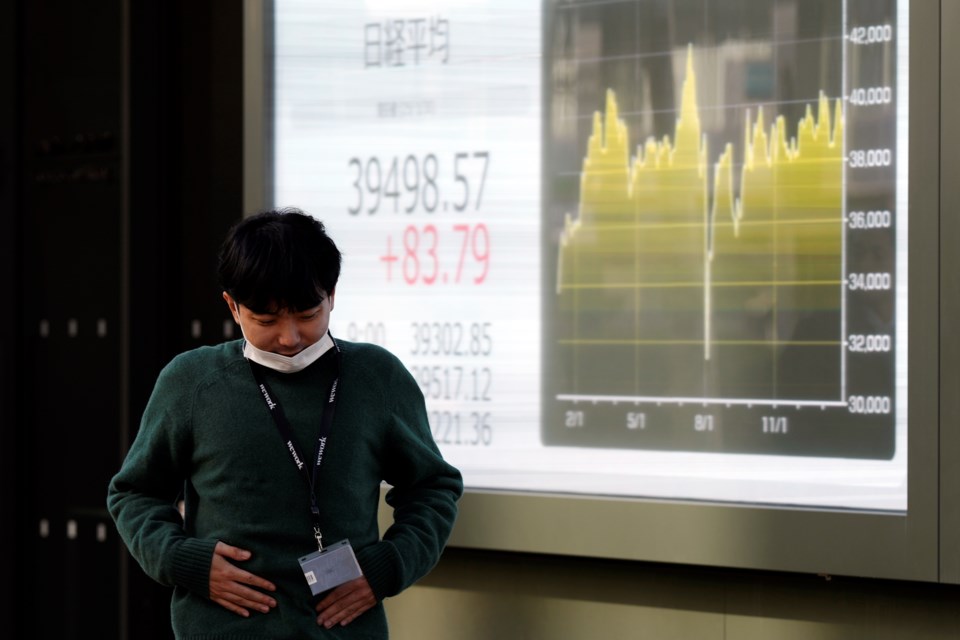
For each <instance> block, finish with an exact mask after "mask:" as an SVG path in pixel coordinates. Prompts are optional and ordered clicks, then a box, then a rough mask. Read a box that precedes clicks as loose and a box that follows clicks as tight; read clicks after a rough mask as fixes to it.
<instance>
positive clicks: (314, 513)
mask: <svg viewBox="0 0 960 640" xmlns="http://www.w3.org/2000/svg"><path fill="white" fill-rule="evenodd" d="M330 337H331V338H333V336H330ZM333 347H334V349H336V350H337V360H336V369H335V372H334V378H333V385H332V386H331V387H330V396H329V397H328V398H327V402H326V404H325V405H323V415H321V416H320V432H319V434H318V435H317V446H316V451H315V452H314V456H313V469H312V471H307V469H306V468H305V467H306V466H307V465H306V463H305V462H304V458H303V455H301V453H300V451H299V450H298V449H297V445H296V444H294V442H293V429H292V428H291V427H290V421H289V420H287V416H286V415H285V414H284V413H283V408H282V407H281V406H280V401H279V400H278V399H277V397H276V396H275V395H274V394H273V392H272V391H271V390H270V386H269V385H268V384H267V381H266V380H265V379H264V377H263V369H262V367H263V365H260V364H256V363H255V362H253V361H252V360H248V361H247V362H248V363H249V364H250V370H251V371H252V372H253V377H254V379H255V380H256V381H257V387H258V388H259V390H260V394H261V396H262V397H263V401H264V402H265V403H266V405H267V409H269V411H270V415H271V417H273V421H274V423H275V424H276V425H277V430H278V431H279V432H280V437H281V438H283V443H284V445H285V446H286V447H287V451H289V452H290V458H291V459H292V460H293V464H294V465H296V467H297V471H298V472H299V473H300V475H301V476H302V477H303V479H304V480H305V481H306V483H307V486H308V487H309V488H310V516H311V519H312V520H313V537H314V538H316V540H317V547H318V548H319V549H320V551H323V542H322V541H323V536H322V535H321V534H320V506H319V505H318V504H317V492H316V490H315V488H316V486H317V476H318V472H319V471H320V464H321V463H322V462H323V454H324V450H325V449H326V447H327V436H328V435H329V434H330V427H331V425H332V424H333V412H334V410H335V409H336V408H337V384H338V383H339V382H340V368H341V365H342V364H343V354H342V353H341V351H340V345H338V344H337V341H336V340H334V341H333Z"/></svg>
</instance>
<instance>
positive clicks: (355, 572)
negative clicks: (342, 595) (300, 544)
mask: <svg viewBox="0 0 960 640" xmlns="http://www.w3.org/2000/svg"><path fill="white" fill-rule="evenodd" d="M300 568H301V569H303V577H304V578H306V580H307V584H308V585H310V591H311V592H312V593H313V595H317V594H320V593H323V592H324V591H329V590H330V589H333V588H334V587H337V586H340V585H341V584H343V583H344V582H349V581H350V580H353V579H355V578H359V577H360V576H362V575H363V572H362V571H361V570H360V565H359V564H358V563H357V556H355V555H354V553H353V547H351V546H350V542H349V541H348V540H341V541H340V542H337V543H334V544H331V545H329V546H328V547H327V548H325V549H324V550H323V551H314V552H313V553H311V554H309V555H305V556H303V557H302V558H300Z"/></svg>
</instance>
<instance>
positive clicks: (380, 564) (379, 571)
mask: <svg viewBox="0 0 960 640" xmlns="http://www.w3.org/2000/svg"><path fill="white" fill-rule="evenodd" d="M357 562H358V563H359V564H360V569H361V570H362V571H363V575H364V576H365V577H366V578H367V582H368V583H370V588H371V589H373V595H374V596H376V598H377V601H378V602H379V601H382V600H383V599H384V598H389V597H390V596H395V595H397V594H398V593H400V589H401V588H402V586H403V585H401V584H400V575H401V563H402V560H401V559H400V554H399V553H397V548H396V547H395V546H394V545H393V544H392V543H390V542H385V541H380V542H378V543H377V544H375V545H372V546H369V547H367V548H365V549H363V550H361V551H360V552H358V553H357Z"/></svg>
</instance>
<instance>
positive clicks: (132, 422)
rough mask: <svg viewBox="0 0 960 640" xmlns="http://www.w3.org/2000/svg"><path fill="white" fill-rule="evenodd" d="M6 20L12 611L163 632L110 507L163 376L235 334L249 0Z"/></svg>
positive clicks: (78, 8) (1, 75) (99, 7)
mask: <svg viewBox="0 0 960 640" xmlns="http://www.w3.org/2000/svg"><path fill="white" fill-rule="evenodd" d="M0 12H2V15H0V18H8V19H3V20H2V23H3V26H2V27H0V29H2V30H3V33H2V34H0V35H6V36H7V37H6V38H2V40H3V44H2V45H0V46H2V47H3V50H2V52H0V58H2V60H3V63H2V66H0V82H2V83H3V85H4V87H5V88H4V90H3V91H0V93H2V94H4V95H8V96H13V99H12V100H5V101H4V104H3V105H2V110H0V154H2V155H0V161H2V162H3V163H4V169H5V170H4V171H3V174H2V178H0V180H2V182H0V204H2V213H0V216H2V222H3V227H2V228H3V229H4V230H5V233H4V234H3V236H2V237H0V266H2V267H3V271H0V274H2V277H3V280H2V284H4V285H7V286H6V287H5V289H6V290H8V291H12V292H13V299H12V300H8V306H7V309H8V312H6V313H4V314H0V316H2V317H3V319H2V320H0V322H2V323H3V324H2V326H0V334H2V335H3V336H4V337H7V336H10V337H12V338H13V339H12V340H9V339H5V340H3V341H0V355H2V356H3V357H2V358H0V367H2V368H0V375H2V376H3V377H2V380H0V382H2V384H0V389H3V391H2V392H0V419H2V422H0V425H2V427H0V428H2V433H0V442H2V443H3V449H2V452H3V453H2V462H3V465H2V469H3V471H2V473H3V480H4V482H3V486H4V489H3V490H4V493H3V500H4V505H5V507H6V508H7V511H8V512H13V513H15V514H16V516H17V517H16V518H15V519H14V522H16V523H17V527H16V529H15V530H14V535H15V538H16V539H15V540H12V541H8V540H6V538H5V539H4V542H9V543H10V544H7V545H4V547H5V548H8V549H10V548H14V549H16V550H17V553H16V558H17V559H18V562H17V564H16V566H15V569H14V575H12V576H10V575H9V574H8V573H5V574H4V581H3V582H4V585H5V589H6V588H7V585H9V584H11V580H10V578H12V579H13V584H16V585H17V586H18V588H17V589H16V591H15V595H14V598H13V599H12V600H11V599H10V598H4V601H5V604H4V605H3V606H5V607H10V611H9V612H8V611H7V610H4V613H9V614H10V615H8V616H6V617H5V619H6V620H14V621H15V622H16V624H17V627H19V628H20V629H24V630H26V629H30V631H29V632H28V633H26V635H25V636H23V637H34V638H58V639H62V638H73V637H79V636H80V635H82V636H83V637H90V636H93V637H97V638H138V639H140V638H144V639H149V638H162V637H169V636H170V632H169V613H168V602H169V591H168V590H167V588H165V587H161V586H159V585H156V584H155V583H153V582H152V581H150V580H149V579H147V578H146V577H145V576H143V574H142V572H141V571H140V570H139V568H138V567H137V566H136V564H135V563H134V562H132V561H131V560H130V559H129V557H128V555H127V554H126V551H125V550H124V548H123V547H122V544H121V543H120V541H119V539H118V537H117V534H116V532H115V530H114V528H113V526H112V523H111V521H110V519H109V516H108V514H107V513H106V510H105V507H104V501H105V495H106V486H107V483H108V481H109V479H110V477H111V476H112V474H113V473H114V472H115V471H116V470H117V468H118V467H119V464H120V461H121V459H122V456H123V453H124V452H125V450H126V447H127V445H128V444H129V441H130V440H131V439H132V437H133V435H134V434H135V432H136V425H137V422H138V419H139V415H140V413H141V411H142V409H143V406H144V404H145V403H146V400H147V397H148V395H149V392H150V389H151V387H152V384H153V381H154V380H155V378H156V375H157V373H158V372H159V369H160V368H161V367H162V366H163V365H164V364H165V363H166V362H167V361H168V360H169V359H170V358H171V357H172V356H173V355H174V354H176V353H177V352H179V351H182V350H184V349H187V348H190V347H193V346H197V345H199V344H202V343H213V342H219V341H220V340H222V339H223V321H224V320H225V319H227V318H228V314H227V313H226V308H225V307H224V305H223V303H222V301H221V300H220V299H219V291H218V290H217V288H216V284H215V278H214V273H213V269H214V264H215V263H214V256H215V253H216V249H217V246H218V244H219V241H220V239H221V238H222V237H223V234H224V233H225V231H226V229H227V227H228V226H229V225H230V224H231V223H232V222H233V221H235V220H237V219H239V218H240V217H241V216H242V213H243V211H242V184H241V179H242V150H243V135H242V133H243V132H242V59H243V57H242V33H243V30H242V4H241V3H236V2H228V1H226V0H223V1H217V2H209V3H201V5H200V6H199V7H198V6H195V4H192V3H189V2H186V1H184V0H180V1H176V2H164V3H152V2H151V3H138V2H132V1H130V0H105V1H103V2H98V3H95V4H93V5H85V4H79V3H70V2H66V1H57V0H34V1H28V0H18V1H17V2H14V3H5V4H4V8H3V9H2V10H0ZM11 89H12V90H11ZM7 168H9V169H10V170H9V171H8V170H6V169H7ZM8 480H9V482H8ZM4 535H5V536H9V535H10V534H9V533H8V532H5V533H4ZM0 564H2V563H0ZM5 571H9V570H7V569H5ZM7 603H12V604H7Z"/></svg>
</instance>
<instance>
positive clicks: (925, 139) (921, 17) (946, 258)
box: [244, 0, 960, 582]
mask: <svg viewBox="0 0 960 640" xmlns="http://www.w3.org/2000/svg"><path fill="white" fill-rule="evenodd" d="M956 9H957V8H956V7H954V8H952V9H949V8H944V9H942V8H941V3H940V2H923V3H920V2H913V3H911V7H910V57H909V68H910V110H909V127H910V134H909V168H910V171H909V173H910V193H909V196H908V202H909V216H910V222H909V249H908V250H909V256H910V258H909V259H910V264H909V298H910V304H909V311H908V319H909V345H910V348H909V358H908V360H909V361H908V368H909V371H910V381H909V392H908V393H909V396H908V398H909V402H908V407H909V408H908V424H909V427H908V472H907V473H908V510H907V512H906V513H905V514H904V513H889V512H867V511H850V510H825V509H812V508H790V507H781V506H764V505H751V504H736V503H705V502H692V501H690V502H688V501H670V500H649V499H632V498H611V497H602V496H574V495H558V494H544V493H520V492H507V491H489V490H475V489H469V488H468V489H467V491H466V493H465V495H464V497H463V498H462V500H461V503H460V515H459V518H458V521H457V524H456V527H455V529H454V532H453V535H452V537H451V539H450V542H449V544H450V545H451V546H454V547H463V548H471V549H483V550H501V551H510V552H527V553H545V554H557V555H567V556H581V557H592V558H606V559H620V560H631V561H652V562H667V563H681V564H693V565H706V566H722V567H732V568H744V569H761V570H778V571H791V572H806V573H816V574H829V575H848V576H861V577H873V578H885V579H903V580H919V581H948V582H960V543H953V542H950V541H951V540H958V539H960V515H957V514H960V509H958V508H957V507H958V506H960V495H958V493H960V491H957V490H956V489H957V487H958V486H960V471H956V469H958V468H960V446H958V445H960V436H958V435H957V434H955V433H953V431H950V430H947V429H942V428H941V422H940V421H941V416H948V415H956V414H957V413H958V404H960V399H958V397H957V396H958V395H960V394H957V393H956V389H957V388H958V384H957V381H958V379H960V376H958V375H957V372H958V367H957V361H958V358H957V351H958V349H957V345H958V342H960V338H958V337H957V336H956V335H955V334H951V333H949V332H948V331H947V330H946V327H948V326H949V325H948V319H949V318H950V317H953V318H955V317H956V311H957V309H956V307H957V298H958V297H960V296H958V295H957V291H958V280H960V278H958V277H957V276H956V275H955V274H957V273H958V270H960V265H958V258H957V257H956V251H955V250H952V249H953V248H954V247H956V242H955V241H954V242H948V241H947V238H950V239H952V240H956V238H957V237H958V233H957V232H958V225H957V224H956V223H955V222H951V221H948V220H946V219H944V220H941V215H940V211H941V206H943V207H944V208H945V210H950V209H949V206H948V205H950V204H952V205H953V208H954V209H957V208H958V201H960V197H958V193H957V186H956V184H953V183H951V181H943V183H942V184H941V180H940V175H941V173H942V172H943V171H944V170H946V169H947V168H948V167H950V166H952V167H954V175H956V174H957V172H956V171H955V169H956V165H957V164H958V163H957V160H956V159H954V158H952V157H951V155H950V154H949V153H948V152H947V151H946V150H947V149H950V148H956V146H957V145H958V144H960V132H958V130H957V129H958V127H957V125H956V124H949V125H946V126H945V127H944V129H943V130H941V113H946V112H947V110H946V106H947V105H948V104H951V102H949V101H948V100H949V98H950V97H951V96H952V100H953V101H952V104H956V103H957V100H958V99H960V97H958V95H957V94H958V89H957V86H956V83H953V84H952V85H951V84H950V83H949V82H948V79H947V77H946V75H947V69H946V65H942V64H941V63H942V60H946V59H949V57H948V56H947V55H946V54H947V53H948V52H947V51H943V52H941V38H942V40H943V42H945V43H950V42H951V41H950V39H949V38H946V37H944V36H945V34H946V28H947V27H946V26H945V25H947V24H949V20H947V19H945V17H942V15H941V13H942V11H946V12H947V13H949V12H951V11H952V13H953V14H957V13H958V11H957V10H956ZM272 13H273V3H272V2H271V1H270V0H245V10H244V15H245V25H244V30H245V55H244V66H245V69H244V95H245V107H244V110H245V129H246V130H245V152H244V154H245V159H244V162H245V178H246V183H245V188H244V206H245V210H246V211H247V212H248V213H252V212H254V211H257V210H260V209H263V208H265V207H266V206H268V204H269V201H270V200H271V198H270V197H269V194H270V192H271V189H270V185H271V184H272V182H273V179H272V176H271V171H272V166H273V164H272V162H271V161H270V159H271V158H272V151H271V149H272V140H271V139H270V129H271V128H272V125H271V124H270V123H271V117H272V83H271V82H270V81H269V74H270V72H269V69H270V68H271V60H272V42H271V40H272ZM955 23H956V21H954V24H955ZM951 47H952V50H953V53H954V54H958V53H960V51H957V49H960V47H958V46H956V45H952V46H951ZM931 69H935V70H937V72H936V73H930V72H929V70H931ZM941 69H942V71H941ZM941 73H942V74H943V75H942V77H941ZM948 127H952V128H948ZM945 136H948V137H950V140H949V141H947V140H945ZM947 142H952V143H953V145H949V144H947ZM941 149H943V151H941ZM929 167H939V168H940V169H941V171H940V172H937V171H933V172H931V171H929V170H928V171H923V169H926V168H929ZM946 175H949V174H946ZM954 182H956V181H954ZM941 255H942V257H943V264H941V263H940V260H941ZM951 300H952V301H951ZM947 301H951V302H949V303H948V302H947ZM941 302H943V303H944V304H943V305H942V306H941ZM935 310H936V311H935ZM941 326H943V327H944V330H943V332H942V333H941ZM944 354H947V355H948V356H949V357H944V358H943V359H941V358H942V357H943V356H944ZM948 383H949V384H948ZM941 441H942V445H943V447H942V448H941ZM947 445H950V446H947ZM941 465H942V466H941ZM941 470H942V472H943V475H941ZM941 485H943V486H944V487H945V488H950V487H952V488H953V489H954V490H943V491H941Z"/></svg>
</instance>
